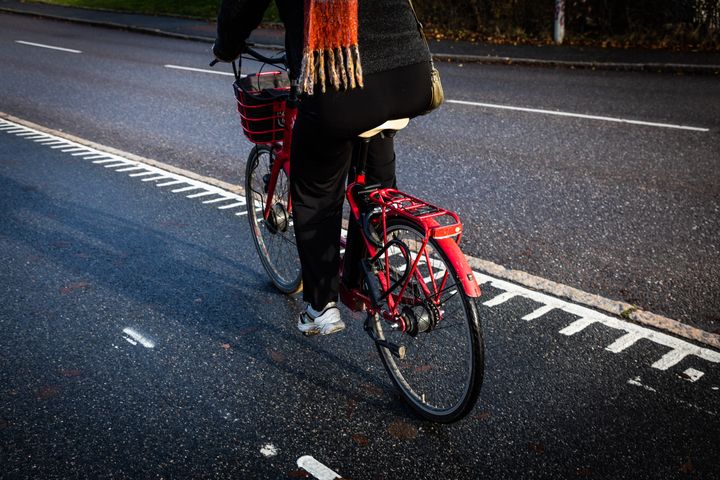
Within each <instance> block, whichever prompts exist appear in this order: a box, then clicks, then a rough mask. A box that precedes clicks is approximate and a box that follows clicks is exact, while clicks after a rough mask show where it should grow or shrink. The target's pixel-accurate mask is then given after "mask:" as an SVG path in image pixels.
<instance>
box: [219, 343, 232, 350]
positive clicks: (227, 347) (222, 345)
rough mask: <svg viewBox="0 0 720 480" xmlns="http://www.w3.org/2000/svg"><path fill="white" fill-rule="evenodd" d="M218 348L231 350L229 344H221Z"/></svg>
mask: <svg viewBox="0 0 720 480" xmlns="http://www.w3.org/2000/svg"><path fill="white" fill-rule="evenodd" d="M220 346H221V347H222V348H224V349H225V350H230V349H231V348H232V347H231V346H230V344H229V343H221V344H220Z"/></svg>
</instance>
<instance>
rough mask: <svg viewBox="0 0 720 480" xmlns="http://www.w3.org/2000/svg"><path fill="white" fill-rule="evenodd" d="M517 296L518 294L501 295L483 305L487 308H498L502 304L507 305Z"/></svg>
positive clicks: (506, 293)
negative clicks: (506, 303)
mask: <svg viewBox="0 0 720 480" xmlns="http://www.w3.org/2000/svg"><path fill="white" fill-rule="evenodd" d="M516 296H517V293H514V292H505V293H501V294H500V295H497V296H495V297H493V298H491V299H490V300H488V301H487V302H485V303H484V304H483V305H485V306H487V307H496V306H498V305H500V304H501V303H505V302H507V301H508V300H510V299H511V298H513V297H516Z"/></svg>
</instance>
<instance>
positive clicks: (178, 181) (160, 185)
mask: <svg viewBox="0 0 720 480" xmlns="http://www.w3.org/2000/svg"><path fill="white" fill-rule="evenodd" d="M180 183H187V182H186V181H185V180H173V181H172V182H165V183H158V184H157V185H155V186H156V187H167V186H170V185H178V184H180Z"/></svg>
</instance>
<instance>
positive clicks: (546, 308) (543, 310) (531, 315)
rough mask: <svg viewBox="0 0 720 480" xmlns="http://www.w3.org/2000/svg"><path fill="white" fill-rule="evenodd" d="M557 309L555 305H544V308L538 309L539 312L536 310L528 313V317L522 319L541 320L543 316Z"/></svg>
mask: <svg viewBox="0 0 720 480" xmlns="http://www.w3.org/2000/svg"><path fill="white" fill-rule="evenodd" d="M555 308H556V307H555V305H543V306H542V307H540V308H538V309H537V310H535V311H533V312H531V313H528V314H527V315H525V316H524V317H522V319H523V320H527V321H530V320H535V319H536V318H540V317H542V316H543V315H545V314H547V313H548V312H550V310H555Z"/></svg>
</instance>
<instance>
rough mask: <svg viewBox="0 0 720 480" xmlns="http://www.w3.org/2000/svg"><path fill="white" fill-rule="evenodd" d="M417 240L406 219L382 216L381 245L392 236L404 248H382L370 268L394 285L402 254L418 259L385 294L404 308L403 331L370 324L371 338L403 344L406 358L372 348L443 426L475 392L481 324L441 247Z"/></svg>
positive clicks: (417, 405)
mask: <svg viewBox="0 0 720 480" xmlns="http://www.w3.org/2000/svg"><path fill="white" fill-rule="evenodd" d="M423 238H424V234H423V233H422V229H421V228H420V227H419V226H417V225H415V224H413V223H412V222H409V221H406V220H403V219H399V218H391V219H389V220H388V225H387V238H386V242H390V241H391V240H393V239H394V240H398V241H400V242H402V244H403V245H404V246H405V247H406V248H405V249H403V248H402V245H400V246H397V244H395V245H396V246H392V247H390V248H389V249H388V250H387V252H386V253H385V254H384V255H383V256H382V257H381V258H380V259H379V261H378V262H377V265H376V268H377V270H378V271H380V272H381V273H380V275H387V276H389V277H390V279H391V281H392V282H395V283H396V282H397V280H399V279H401V278H402V277H403V276H404V272H405V270H406V269H407V268H408V265H409V264H408V259H409V260H410V262H414V261H415V260H416V259H418V258H419V260H418V263H417V270H416V271H415V272H414V273H412V274H409V277H408V281H407V282H401V283H402V284H406V285H407V286H406V287H405V288H404V289H403V286H402V285H399V286H397V287H395V288H394V289H393V290H392V292H391V294H390V298H392V299H393V300H394V301H395V302H397V303H398V305H397V308H398V309H399V310H400V311H401V312H402V318H403V322H402V323H404V325H403V326H402V328H399V325H393V324H391V323H390V322H388V321H386V320H384V319H382V318H380V317H381V315H376V316H375V318H374V319H372V325H373V329H374V332H375V335H376V337H377V338H379V339H380V340H385V341H387V344H392V345H395V346H396V347H404V348H403V350H404V355H399V354H397V351H396V353H393V352H392V351H391V349H389V348H388V347H387V346H383V345H381V344H380V343H379V344H378V347H377V348H378V350H379V352H380V356H381V358H382V361H383V363H384V365H385V368H386V370H387V371H388V373H389V374H390V377H391V378H392V380H393V382H394V383H395V385H396V386H397V387H398V389H399V390H400V392H401V393H402V395H403V397H404V399H405V400H406V401H407V402H408V403H409V405H410V406H411V407H412V408H413V409H414V410H415V412H417V413H418V414H419V415H420V416H422V417H424V418H426V419H428V420H432V421H436V422H443V423H449V422H454V421H457V420H459V419H461V418H462V417H464V416H465V415H466V414H467V413H468V412H469V411H470V410H471V409H472V408H473V406H474V405H475V402H476V400H477V397H478V395H479V393H480V386H481V384H482V379H483V370H484V347H483V338H482V328H481V325H480V321H479V318H478V310H477V305H476V303H475V300H474V299H473V298H471V297H468V296H467V295H466V294H465V292H464V290H463V288H462V285H461V284H460V280H459V277H458V272H457V271H456V270H455V268H454V267H453V265H452V264H451V262H449V260H448V254H447V252H445V251H443V249H442V247H441V244H439V243H438V242H436V241H435V240H434V239H431V240H430V242H428V243H427V245H426V246H425V247H424V248H423ZM401 250H405V252H402V251H401ZM458 252H459V249H458ZM386 260H387V263H386ZM387 344H385V345H387ZM401 357H402V358H401Z"/></svg>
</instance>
